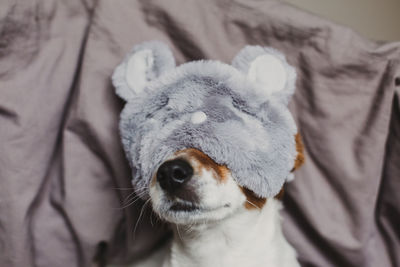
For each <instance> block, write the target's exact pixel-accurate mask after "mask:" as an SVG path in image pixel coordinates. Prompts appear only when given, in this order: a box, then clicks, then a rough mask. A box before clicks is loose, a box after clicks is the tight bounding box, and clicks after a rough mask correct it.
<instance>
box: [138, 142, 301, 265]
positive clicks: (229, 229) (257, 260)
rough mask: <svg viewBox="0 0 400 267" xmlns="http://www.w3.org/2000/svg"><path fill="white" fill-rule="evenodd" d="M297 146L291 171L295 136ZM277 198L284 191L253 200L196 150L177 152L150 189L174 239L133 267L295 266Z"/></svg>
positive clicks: (227, 172)
mask: <svg viewBox="0 0 400 267" xmlns="http://www.w3.org/2000/svg"><path fill="white" fill-rule="evenodd" d="M296 141H297V150H298V156H297V158H296V161H295V162H294V167H293V171H294V170H296V169H298V168H299V167H300V166H301V165H302V164H303V162H304V155H303V146H302V143H301V140H300V136H299V135H296ZM282 196H283V188H282V190H281V191H280V192H279V194H278V195H277V196H276V197H274V198H268V199H267V198H260V197H257V196H256V195H255V194H254V193H253V192H252V191H251V190H249V189H246V188H244V187H242V186H240V185H238V184H237V183H236V182H235V180H234V179H233V178H232V175H231V172H230V170H229V169H228V168H227V167H226V166H224V165H219V164H217V163H216V162H215V161H214V160H212V159H211V158H210V157H209V156H207V155H206V154H204V153H203V152H201V151H200V150H198V149H195V148H189V149H184V150H182V151H178V152H176V153H175V155H174V156H173V157H172V158H170V159H168V160H167V161H165V162H164V163H163V164H162V165H161V166H160V167H159V169H158V170H157V172H155V175H154V176H153V178H152V181H151V185H150V199H151V204H152V208H153V211H154V212H155V213H156V214H157V215H158V216H159V217H160V218H161V219H162V220H165V221H167V222H169V223H170V224H171V225H172V229H173V230H174V237H173V240H172V242H170V243H168V244H167V245H166V246H165V247H163V248H162V249H160V250H159V251H157V252H156V253H155V254H154V255H152V256H150V257H149V258H148V259H146V260H144V261H142V262H139V263H136V264H135V265H132V267H133V266H138V267H151V266H154V267H156V266H163V267H178V266H179V267H195V266H196V267H206V266H229V267H243V266H246V267H253V266H254V267H258V266H276V267H295V266H300V265H299V263H298V261H297V258H296V252H295V250H294V248H293V247H292V246H291V245H290V244H289V243H288V242H287V241H286V239H285V237H284V235H283V233H282V228H281V218H280V215H279V210H280V209H281V208H282V204H281V201H280V199H281V197H282Z"/></svg>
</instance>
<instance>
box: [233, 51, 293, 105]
mask: <svg viewBox="0 0 400 267" xmlns="http://www.w3.org/2000/svg"><path fill="white" fill-rule="evenodd" d="M232 65H233V66H234V67H235V68H237V69H239V70H240V71H242V72H243V73H245V74H246V75H247V79H248V80H250V81H251V82H253V83H254V84H255V90H256V91H257V94H258V95H259V96H260V97H262V98H265V99H263V100H264V101H266V100H268V99H269V98H275V99H277V100H279V101H280V102H282V103H283V104H285V105H287V104H288V102H289V100H290V98H291V96H292V95H293V92H294V88H295V81H296V72H295V70H294V68H293V67H292V66H290V65H289V64H288V63H287V61H286V59H285V56H284V55H283V54H282V53H280V52H279V51H277V50H275V49H273V48H270V47H261V46H246V47H245V48H243V49H242V50H241V51H240V52H239V53H238V54H237V56H236V57H235V58H234V60H233V62H232Z"/></svg>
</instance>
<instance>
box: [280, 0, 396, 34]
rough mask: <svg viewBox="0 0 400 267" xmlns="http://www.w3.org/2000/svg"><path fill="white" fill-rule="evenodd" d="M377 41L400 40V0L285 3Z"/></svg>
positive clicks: (328, 0) (292, 0)
mask: <svg viewBox="0 0 400 267" xmlns="http://www.w3.org/2000/svg"><path fill="white" fill-rule="evenodd" d="M283 1H286V2H290V3H292V4H293V5H295V6H298V7H301V8H303V9H306V10H308V11H311V12H313V13H315V14H319V15H321V16H323V17H325V18H328V19H330V20H333V21H335V22H338V23H340V24H344V25H347V26H350V27H351V28H353V29H354V30H356V31H358V32H359V33H361V34H362V35H363V36H365V37H369V38H372V39H375V40H397V41H400V0H283Z"/></svg>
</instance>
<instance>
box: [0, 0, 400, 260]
mask: <svg viewBox="0 0 400 267" xmlns="http://www.w3.org/2000/svg"><path fill="white" fill-rule="evenodd" d="M154 39H157V40H162V41H164V42H166V43H168V44H169V45H170V47H172V49H173V51H174V54H175V57H176V58H177V61H178V63H183V62H186V61H189V60H195V59H203V58H210V59H218V60H222V61H225V62H230V61H231V59H232V58H233V56H234V55H235V54H236V53H237V52H238V51H239V49H240V48H242V47H243V46H244V45H246V44H257V45H265V46H272V47H274V48H277V49H279V50H281V51H282V52H284V53H285V54H286V56H287V58H288V61H289V62H290V64H291V65H293V66H295V67H296V70H297V73H298V80H297V89H296V94H295V96H294V98H293V100H292V102H291V103H290V108H291V111H292V112H293V114H294V116H295V118H296V121H297V123H298V126H299V129H300V133H301V135H302V137H303V141H304V144H305V147H306V154H305V156H306V164H305V165H304V166H303V167H302V168H301V169H300V170H299V171H298V172H297V173H296V178H295V180H294V181H293V182H291V183H289V184H288V185H287V187H286V195H285V197H284V200H283V201H284V206H285V209H284V211H283V217H284V222H283V226H284V231H285V233H286V236H287V238H288V239H289V241H290V242H291V243H292V244H293V246H294V247H295V248H296V249H297V251H298V254H299V260H300V261H301V263H302V266H342V267H344V266H400V253H399V251H400V231H399V230H400V228H399V225H400V194H399V193H398V192H399V190H400V179H399V178H400V43H384V42H373V41H370V40H366V39H364V38H363V37H361V36H360V35H358V34H357V33H356V32H354V31H352V30H351V29H348V28H346V27H343V26H340V25H337V24H334V23H331V22H329V21H326V20H324V19H321V18H319V17H317V16H314V15H312V14H309V13H306V12H304V11H301V10H299V9H297V8H294V7H292V6H290V5H288V4H284V3H282V2H277V1H275V0H265V1H258V0H214V1H195V0H168V1H162V0H158V1H156V0H136V1H122V0H113V1H107V0H68V1H56V0H35V1H3V2H1V3H0V266H7V267H21V266H49V267H52V266H57V267H63V266H66V267H67V266H68V267H70V266H101V265H103V264H104V263H105V262H109V263H123V262H129V261H131V260H135V259H138V258H140V257H145V256H146V255H147V254H148V253H150V252H151V251H152V250H154V249H155V248H157V246H160V244H162V243H163V242H164V241H165V240H167V239H168V238H169V237H170V233H169V231H168V228H167V226H165V225H163V224H162V223H161V222H159V220H158V219H157V218H156V217H155V215H154V214H152V213H151V211H150V209H149V208H148V205H144V203H143V202H141V200H140V199H137V198H136V197H135V196H134V195H132V194H131V193H132V190H131V189H130V188H131V185H130V178H131V177H130V170H129V166H128V163H127V160H126V159H125V157H124V154H123V150H122V147H121V144H120V139H119V133H118V129H117V126H118V117H119V113H120V111H121V108H122V106H123V103H122V101H120V100H119V99H118V97H117V96H116V95H115V93H114V88H113V87H112V86H111V81H110V77H111V74H112V72H113V69H114V68H115V67H116V65H117V64H118V63H119V62H120V61H121V60H122V58H123V56H124V55H125V54H126V53H127V52H128V51H129V50H130V49H131V47H132V46H133V45H135V44H137V43H140V42H143V41H146V40H154Z"/></svg>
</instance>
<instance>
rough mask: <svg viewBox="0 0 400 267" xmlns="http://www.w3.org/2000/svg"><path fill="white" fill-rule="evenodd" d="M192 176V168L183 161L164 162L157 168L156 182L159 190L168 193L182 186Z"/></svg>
mask: <svg viewBox="0 0 400 267" xmlns="http://www.w3.org/2000/svg"><path fill="white" fill-rule="evenodd" d="M192 176H193V168H192V166H190V164H189V163H188V162H186V161H185V160H183V159H174V160H170V161H166V162H164V163H163V164H161V166H160V167H159V168H158V171H157V180H158V183H159V184H160V186H161V188H162V189H164V190H165V191H167V192H169V193H173V192H174V190H176V189H178V188H179V187H180V186H182V185H183V184H184V183H185V182H186V181H188V180H189V179H190V178H191V177H192Z"/></svg>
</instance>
